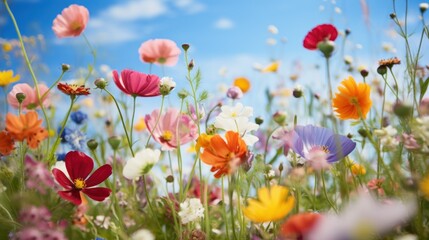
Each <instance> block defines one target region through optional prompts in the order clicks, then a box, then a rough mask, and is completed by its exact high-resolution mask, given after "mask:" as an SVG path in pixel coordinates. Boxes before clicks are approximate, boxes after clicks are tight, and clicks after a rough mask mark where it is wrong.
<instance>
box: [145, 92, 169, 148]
mask: <svg viewBox="0 0 429 240" xmlns="http://www.w3.org/2000/svg"><path fill="white" fill-rule="evenodd" d="M164 99H165V96H164V95H162V97H161V107H160V108H159V113H158V117H157V118H156V121H155V125H154V126H153V128H152V130H151V131H150V134H149V136H148V138H147V141H146V144H145V148H147V147H148V146H149V141H150V138H151V137H152V134H153V132H154V131H155V129H156V127H157V126H158V123H159V119H160V118H161V114H162V110H163V108H164Z"/></svg>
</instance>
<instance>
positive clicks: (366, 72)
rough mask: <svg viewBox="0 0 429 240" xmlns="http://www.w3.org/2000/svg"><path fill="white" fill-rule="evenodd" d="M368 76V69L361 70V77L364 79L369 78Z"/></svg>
mask: <svg viewBox="0 0 429 240" xmlns="http://www.w3.org/2000/svg"><path fill="white" fill-rule="evenodd" d="M368 74H369V72H368V70H366V69H362V70H360V75H361V76H362V77H363V78H366V77H368Z"/></svg>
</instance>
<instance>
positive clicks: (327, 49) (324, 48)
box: [317, 40, 335, 58]
mask: <svg viewBox="0 0 429 240" xmlns="http://www.w3.org/2000/svg"><path fill="white" fill-rule="evenodd" d="M317 48H318V49H319V50H320V51H321V52H322V53H323V55H324V56H325V58H329V57H331V55H332V53H333V52H334V50H335V43H334V42H333V41H330V40H325V41H322V42H319V43H318V44H317Z"/></svg>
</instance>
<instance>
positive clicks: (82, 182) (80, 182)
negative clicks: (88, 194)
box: [74, 178, 86, 189]
mask: <svg viewBox="0 0 429 240" xmlns="http://www.w3.org/2000/svg"><path fill="white" fill-rule="evenodd" d="M85 185H86V184H85V180H83V179H82V178H77V179H75V180H74V186H75V187H76V188H77V189H83V188H84V187H85Z"/></svg>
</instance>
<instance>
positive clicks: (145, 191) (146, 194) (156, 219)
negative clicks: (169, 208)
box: [142, 175, 174, 239]
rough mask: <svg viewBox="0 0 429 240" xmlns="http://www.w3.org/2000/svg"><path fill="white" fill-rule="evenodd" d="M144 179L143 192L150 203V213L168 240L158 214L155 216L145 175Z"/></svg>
mask: <svg viewBox="0 0 429 240" xmlns="http://www.w3.org/2000/svg"><path fill="white" fill-rule="evenodd" d="M142 179H143V190H144V194H145V196H146V200H147V203H148V205H149V208H150V211H151V213H152V216H153V218H155V221H156V224H157V225H158V227H159V229H160V230H161V231H162V233H163V235H164V239H167V236H166V235H165V232H164V231H163V230H162V227H161V224H160V223H159V221H158V216H156V214H155V212H154V210H153V207H152V202H151V201H150V197H149V194H148V191H147V184H146V176H145V175H143V176H142ZM173 207H174V206H173Z"/></svg>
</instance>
